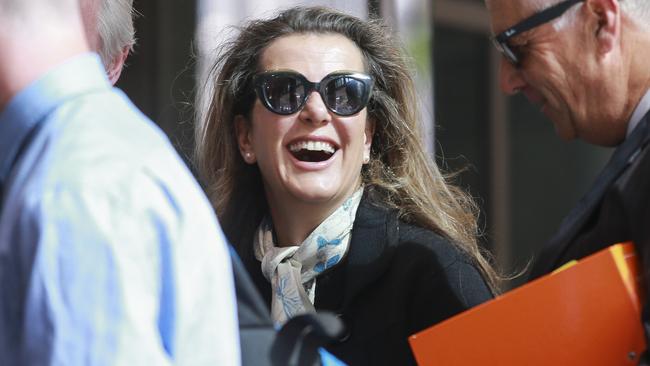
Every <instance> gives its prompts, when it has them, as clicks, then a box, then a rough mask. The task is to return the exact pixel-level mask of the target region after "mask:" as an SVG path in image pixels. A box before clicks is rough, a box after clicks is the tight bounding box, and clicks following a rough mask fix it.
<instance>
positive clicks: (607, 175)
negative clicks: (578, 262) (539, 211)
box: [531, 113, 650, 278]
mask: <svg viewBox="0 0 650 366" xmlns="http://www.w3.org/2000/svg"><path fill="white" fill-rule="evenodd" d="M648 141H650V113H648V114H646V116H645V117H644V118H643V120H642V121H641V122H639V125H638V126H637V127H636V128H635V129H634V131H633V132H632V134H631V135H630V136H628V137H627V138H626V139H625V141H624V142H623V143H622V144H621V145H620V146H619V147H618V148H617V149H616V151H615V152H614V154H613V155H612V158H611V159H610V161H609V162H608V163H607V166H606V167H605V169H604V170H603V171H602V172H601V174H600V175H599V176H598V178H597V179H596V182H595V183H594V185H593V186H592V188H591V190H590V191H589V192H588V193H587V194H586V195H585V196H584V197H583V198H582V199H581V200H580V202H578V205H577V206H576V207H575V208H574V209H573V210H572V211H571V213H569V215H568V216H567V217H566V218H565V219H564V221H563V222H562V224H561V226H560V230H559V231H558V232H557V234H556V235H555V236H554V237H553V238H552V239H551V240H550V241H549V243H548V244H547V245H546V247H545V248H544V250H543V251H542V252H541V254H540V256H539V258H538V259H537V260H536V263H535V265H534V267H533V271H532V273H531V278H537V277H539V276H541V275H544V274H547V273H549V272H550V271H552V270H553V269H555V268H557V267H559V266H561V265H562V264H564V263H566V262H567V261H569V260H572V259H578V258H582V257H584V256H587V255H589V254H592V253H594V252H596V251H598V250H601V249H603V248H606V247H608V246H610V245H612V244H616V243H619V242H623V241H628V240H632V241H634V242H635V243H636V248H637V252H638V253H639V254H640V256H641V258H642V260H643V262H644V263H645V266H646V267H647V266H648V264H650V261H649V260H648V259H649V254H650V253H648V252H649V250H648V249H650V149H649V148H648Z"/></svg>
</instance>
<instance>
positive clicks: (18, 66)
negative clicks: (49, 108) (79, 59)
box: [0, 27, 88, 111]
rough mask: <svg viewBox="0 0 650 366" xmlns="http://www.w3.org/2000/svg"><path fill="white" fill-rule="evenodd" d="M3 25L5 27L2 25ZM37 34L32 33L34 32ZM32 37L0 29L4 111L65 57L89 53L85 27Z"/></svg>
mask: <svg viewBox="0 0 650 366" xmlns="http://www.w3.org/2000/svg"><path fill="white" fill-rule="evenodd" d="M0 28H1V27H0ZM33 34H36V33H31V35H33ZM44 34H47V33H46V32H43V33H40V32H39V33H38V36H31V35H27V34H25V33H23V36H21V35H20V34H18V35H16V34H12V33H7V32H4V31H3V29H0V48H1V49H2V52H0V111H1V110H3V109H4V107H5V106H6V105H7V103H9V101H10V100H11V99H12V98H13V97H14V96H15V95H16V94H18V93H19V92H20V91H21V90H23V89H24V88H25V87H27V86H28V85H30V84H31V83H33V82H34V81H35V80H37V79H39V78H40V77H41V76H43V75H44V74H46V73H47V72H48V71H49V70H51V69H52V68H54V67H55V66H57V65H59V64H61V63H62V62H64V61H65V60H67V59H69V58H71V57H74V56H76V55H79V54H81V53H84V52H88V44H87V41H86V38H85V36H84V33H83V29H80V30H78V31H72V30H71V31H67V32H65V31H61V30H58V31H56V32H54V33H52V34H49V35H44Z"/></svg>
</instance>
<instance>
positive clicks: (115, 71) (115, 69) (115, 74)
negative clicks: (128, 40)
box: [106, 46, 131, 85]
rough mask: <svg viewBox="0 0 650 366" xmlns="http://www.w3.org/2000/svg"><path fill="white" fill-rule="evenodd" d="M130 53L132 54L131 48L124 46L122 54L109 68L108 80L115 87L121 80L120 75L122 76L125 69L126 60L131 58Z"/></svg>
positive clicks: (107, 69) (112, 61) (107, 71)
mask: <svg viewBox="0 0 650 366" xmlns="http://www.w3.org/2000/svg"><path fill="white" fill-rule="evenodd" d="M129 52H131V47H130V46H124V48H122V52H120V54H119V55H117V56H116V57H115V58H114V59H113V60H111V64H110V65H108V66H107V68H106V73H107V74H108V80H110V81H111V84H113V85H115V83H117V80H119V78H120V75H122V69H123V68H124V63H125V62H126V58H127V57H128V56H129Z"/></svg>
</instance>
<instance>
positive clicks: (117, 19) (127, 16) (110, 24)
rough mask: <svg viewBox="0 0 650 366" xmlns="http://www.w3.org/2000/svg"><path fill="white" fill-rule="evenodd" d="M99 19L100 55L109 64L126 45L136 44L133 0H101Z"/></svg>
mask: <svg viewBox="0 0 650 366" xmlns="http://www.w3.org/2000/svg"><path fill="white" fill-rule="evenodd" d="M101 2H102V3H101V6H100V8H99V14H98V19H97V28H98V29H97V30H98V33H99V40H100V45H99V50H98V52H99V55H100V57H101V58H102V62H103V63H104V65H105V66H109V65H110V64H111V63H112V62H113V60H114V59H115V58H116V57H118V56H119V55H120V54H121V53H122V50H123V49H124V48H125V47H128V48H129V49H131V48H132V47H133V45H134V44H135V29H134V26H133V16H134V14H135V12H134V10H133V0H101Z"/></svg>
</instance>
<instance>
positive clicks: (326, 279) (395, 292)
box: [243, 197, 492, 366]
mask: <svg viewBox="0 0 650 366" xmlns="http://www.w3.org/2000/svg"><path fill="white" fill-rule="evenodd" d="M252 246H253V245H252V243H251V245H250V248H252ZM243 257H244V258H245V262H246V266H247V268H248V271H249V272H250V273H251V275H252V278H253V281H254V282H255V284H256V285H257V287H258V289H259V291H260V292H261V294H262V297H263V298H264V299H265V300H266V302H267V304H270V302H271V285H270V283H269V282H268V281H267V280H266V278H264V275H263V274H262V272H261V268H260V267H261V266H260V262H259V261H257V260H256V259H255V258H254V257H253V256H252V249H251V251H250V252H249V253H246V254H244V255H243ZM491 298H492V294H491V292H490V290H489V288H488V286H487V285H486V283H485V281H484V279H483V277H482V276H481V274H480V273H479V271H478V270H477V268H476V267H475V266H474V265H473V264H472V262H471V261H470V260H469V259H468V258H467V257H466V256H465V255H464V254H462V253H461V252H460V251H459V250H458V249H456V248H455V247H454V246H452V245H451V244H450V242H449V241H448V240H446V239H444V238H442V237H441V236H439V235H437V234H435V233H433V232H432V231H429V230H425V229H422V228H418V227H415V226H412V225H408V224H405V223H404V222H401V221H399V220H398V219H397V216H396V214H395V213H394V212H392V211H389V210H387V209H384V208H379V207H377V206H375V205H372V204H371V203H370V202H369V200H368V198H367V197H364V198H363V199H362V201H361V204H360V206H359V209H358V211H357V215H356V219H355V222H354V226H353V229H352V237H351V240H350V246H349V249H348V254H347V255H346V257H345V258H344V259H343V260H342V262H341V263H339V264H338V265H337V266H335V267H334V268H332V269H331V270H329V271H327V272H325V273H323V274H321V275H320V276H319V277H318V278H317V280H316V298H315V307H316V309H317V310H329V311H332V312H334V313H336V314H339V316H340V317H341V319H342V320H343V321H344V323H345V325H346V329H347V330H346V334H345V336H344V337H342V338H341V339H340V340H339V341H338V342H337V343H336V344H334V345H332V346H331V347H328V350H329V351H330V352H331V353H333V354H334V355H335V356H337V357H339V358H340V359H341V360H342V361H344V362H346V363H347V364H349V365H351V366H357V365H373V366H376V365H391V366H396V365H399V366H402V365H414V364H415V360H414V358H413V355H412V353H411V350H410V347H409V345H408V341H407V338H408V336H410V335H411V334H413V333H416V332H418V331H420V330H423V329H426V328H428V327H429V326H431V325H433V324H436V323H438V322H440V321H442V320H444V319H447V318H449V317H451V316H453V315H455V314H457V313H459V312H462V311H463V310H466V309H468V308H470V307H472V306H475V305H477V304H480V303H482V302H484V301H486V300H489V299H491Z"/></svg>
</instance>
